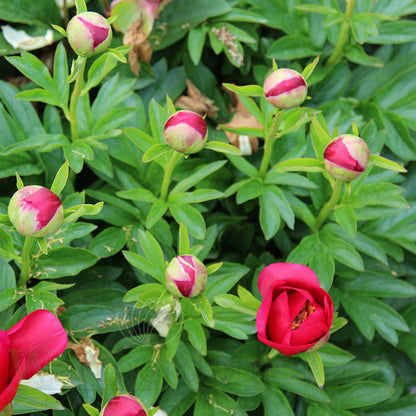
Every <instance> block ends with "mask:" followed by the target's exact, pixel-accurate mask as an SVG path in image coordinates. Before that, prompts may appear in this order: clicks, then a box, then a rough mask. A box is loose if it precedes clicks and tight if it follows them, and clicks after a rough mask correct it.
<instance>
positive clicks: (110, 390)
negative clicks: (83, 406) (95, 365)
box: [101, 363, 120, 407]
mask: <svg viewBox="0 0 416 416" xmlns="http://www.w3.org/2000/svg"><path fill="white" fill-rule="evenodd" d="M119 391H120V390H119V385H118V381H117V378H116V373H115V371H114V368H113V366H112V365H111V363H109V364H107V366H106V367H105V369H104V394H103V399H102V403H101V407H104V406H105V405H106V404H107V403H108V402H109V401H110V399H112V398H113V397H114V396H117V394H118V393H119Z"/></svg>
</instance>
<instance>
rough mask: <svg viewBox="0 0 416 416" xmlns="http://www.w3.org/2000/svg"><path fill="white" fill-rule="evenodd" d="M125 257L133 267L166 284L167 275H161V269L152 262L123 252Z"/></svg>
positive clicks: (135, 254)
mask: <svg viewBox="0 0 416 416" xmlns="http://www.w3.org/2000/svg"><path fill="white" fill-rule="evenodd" d="M123 255H124V257H125V258H126V260H127V261H128V262H129V263H130V264H131V265H132V266H134V267H137V268H138V269H139V270H141V271H142V272H144V273H147V274H149V275H150V276H152V277H154V278H155V279H156V280H158V281H159V282H161V283H164V282H165V273H163V274H161V273H160V270H159V268H157V267H156V266H155V265H154V264H153V263H152V262H151V261H149V260H147V259H145V258H144V257H142V256H139V255H138V254H137V253H133V252H131V251H123Z"/></svg>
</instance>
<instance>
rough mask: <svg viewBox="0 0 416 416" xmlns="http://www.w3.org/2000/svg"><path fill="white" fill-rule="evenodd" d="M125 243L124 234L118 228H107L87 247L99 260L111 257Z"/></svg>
mask: <svg viewBox="0 0 416 416" xmlns="http://www.w3.org/2000/svg"><path fill="white" fill-rule="evenodd" d="M126 242H127V238H126V232H125V231H124V230H123V229H121V228H119V227H108V228H105V229H104V230H103V231H101V232H100V233H99V234H97V235H96V236H95V237H94V238H93V239H92V241H91V242H90V245H89V250H91V251H92V252H93V253H94V254H96V255H97V256H99V257H100V258H105V257H109V256H113V255H114V254H116V253H118V252H119V251H120V250H121V249H122V248H123V247H124V246H125V245H126Z"/></svg>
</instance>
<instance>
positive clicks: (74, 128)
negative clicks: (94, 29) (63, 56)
mask: <svg viewBox="0 0 416 416" xmlns="http://www.w3.org/2000/svg"><path fill="white" fill-rule="evenodd" d="M78 59H79V60H80V63H79V65H80V67H79V70H78V74H77V76H76V80H75V85H74V89H73V90H72V95H71V101H70V104H69V123H70V125H71V138H72V142H75V141H76V140H78V139H79V132H78V119H77V103H78V99H79V97H80V94H81V90H82V84H83V83H84V71H85V64H86V63H87V58H81V57H80V58H78Z"/></svg>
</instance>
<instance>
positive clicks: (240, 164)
mask: <svg viewBox="0 0 416 416" xmlns="http://www.w3.org/2000/svg"><path fill="white" fill-rule="evenodd" d="M226 156H227V157H228V159H229V160H230V162H231V163H232V164H233V165H234V166H235V167H236V168H237V169H238V170H240V171H241V172H243V173H244V174H245V175H247V176H248V177H251V178H254V177H256V176H258V171H257V169H256V168H255V167H254V166H253V165H252V164H251V163H250V162H248V161H247V160H246V159H245V158H243V157H238V156H234V155H230V154H227V155H226Z"/></svg>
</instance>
